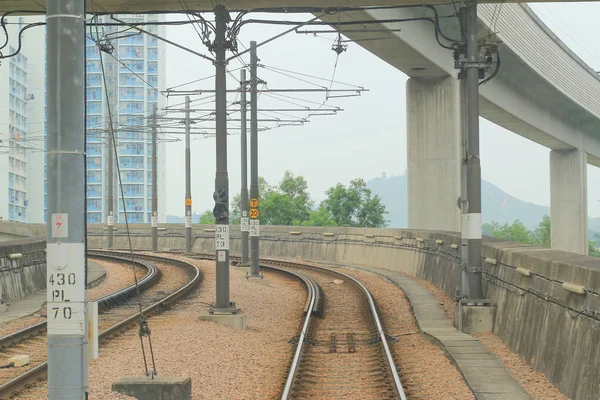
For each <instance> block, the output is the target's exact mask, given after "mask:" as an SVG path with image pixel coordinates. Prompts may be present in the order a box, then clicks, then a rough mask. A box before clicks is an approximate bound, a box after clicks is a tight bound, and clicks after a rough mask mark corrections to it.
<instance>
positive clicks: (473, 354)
mask: <svg viewBox="0 0 600 400" xmlns="http://www.w3.org/2000/svg"><path fill="white" fill-rule="evenodd" d="M338 266H344V267H348V268H351V269H356V270H360V271H366V272H371V273H374V274H377V275H380V276H382V277H384V278H385V279H387V280H389V281H390V282H391V283H393V284H395V285H397V286H398V287H399V288H400V289H402V291H404V293H405V294H406V298H407V299H408V301H409V303H410V305H411V307H412V309H413V313H414V315H415V319H416V321H417V324H418V326H419V329H420V330H421V332H422V333H423V334H424V335H425V336H426V337H428V339H430V340H431V341H432V342H433V343H435V344H437V345H438V346H440V347H441V348H442V349H443V350H444V351H445V352H446V354H447V355H448V357H449V358H450V359H451V360H452V361H453V363H454V364H455V365H456V367H457V368H458V370H459V371H460V372H461V374H462V375H463V378H464V380H465V382H466V383H467V385H468V386H469V387H470V388H471V390H472V391H473V394H474V395H475V397H476V398H477V399H478V400H528V399H531V397H530V396H529V394H528V393H527V392H526V391H525V390H524V389H523V387H522V386H521V385H520V384H519V383H518V382H517V381H516V380H515V379H514V378H513V377H512V375H511V374H510V372H508V370H507V369H506V368H505V367H504V364H502V362H501V361H500V360H498V359H497V358H496V356H494V355H493V354H492V353H490V352H489V351H488V350H487V349H486V348H485V346H483V345H482V344H481V343H480V342H479V340H477V339H476V338H474V337H472V336H470V335H467V334H465V333H462V332H459V331H458V330H457V329H456V328H455V327H454V326H453V325H452V323H451V322H450V320H449V319H448V316H447V315H446V313H445V312H444V310H443V309H442V307H441V306H440V304H439V302H438V301H437V300H436V298H435V297H433V295H432V294H431V293H430V292H429V291H428V290H427V289H426V288H425V287H423V286H421V285H420V284H419V283H417V282H415V281H413V280H411V279H409V278H406V277H404V276H403V275H400V274H398V273H395V272H393V271H388V270H385V269H381V268H374V267H368V266H358V265H352V266H345V265H338Z"/></svg>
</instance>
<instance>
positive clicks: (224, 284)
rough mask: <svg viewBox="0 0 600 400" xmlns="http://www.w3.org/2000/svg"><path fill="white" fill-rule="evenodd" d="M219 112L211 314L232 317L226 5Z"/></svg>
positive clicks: (220, 15) (220, 21)
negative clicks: (213, 280) (214, 283)
mask: <svg viewBox="0 0 600 400" xmlns="http://www.w3.org/2000/svg"><path fill="white" fill-rule="evenodd" d="M214 12H215V40H214V43H213V50H214V54H215V62H214V63H215V69H216V75H215V89H216V92H215V109H216V115H215V119H216V158H217V170H216V176H215V192H214V194H213V198H214V200H215V207H214V209H213V215H214V217H215V251H216V253H217V254H216V260H217V263H216V264H217V265H216V268H217V271H216V272H217V274H216V278H217V287H216V289H217V299H216V304H215V306H214V307H213V308H211V309H210V310H209V312H210V313H212V314H214V313H223V314H232V313H236V312H237V311H238V310H237V309H236V308H235V304H234V303H230V301H229V176H228V174H227V75H226V70H225V67H226V65H227V61H226V60H225V51H226V50H227V47H228V44H227V39H226V36H225V35H226V31H227V23H228V22H230V21H231V17H230V16H229V12H228V11H227V9H226V8H225V6H224V5H222V4H218V5H217V6H216V7H215V10H214Z"/></svg>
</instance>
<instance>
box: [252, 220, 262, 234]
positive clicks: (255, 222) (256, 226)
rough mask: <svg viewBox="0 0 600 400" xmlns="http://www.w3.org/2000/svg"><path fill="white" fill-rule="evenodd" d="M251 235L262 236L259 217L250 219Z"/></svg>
mask: <svg viewBox="0 0 600 400" xmlns="http://www.w3.org/2000/svg"><path fill="white" fill-rule="evenodd" d="M250 236H260V224H259V222H258V220H257V219H252V220H250Z"/></svg>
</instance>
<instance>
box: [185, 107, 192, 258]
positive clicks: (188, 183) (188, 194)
mask: <svg viewBox="0 0 600 400" xmlns="http://www.w3.org/2000/svg"><path fill="white" fill-rule="evenodd" d="M190 106H191V104H190V96H186V97H185V252H186V253H187V254H191V253H192V172H191V171H192V168H191V158H190V122H191V121H190Z"/></svg>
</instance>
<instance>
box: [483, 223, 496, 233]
mask: <svg viewBox="0 0 600 400" xmlns="http://www.w3.org/2000/svg"><path fill="white" fill-rule="evenodd" d="M493 231H494V227H493V226H492V224H490V223H489V222H486V223H485V224H483V225H482V226H481V233H483V234H484V235H486V236H494V233H493Z"/></svg>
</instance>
